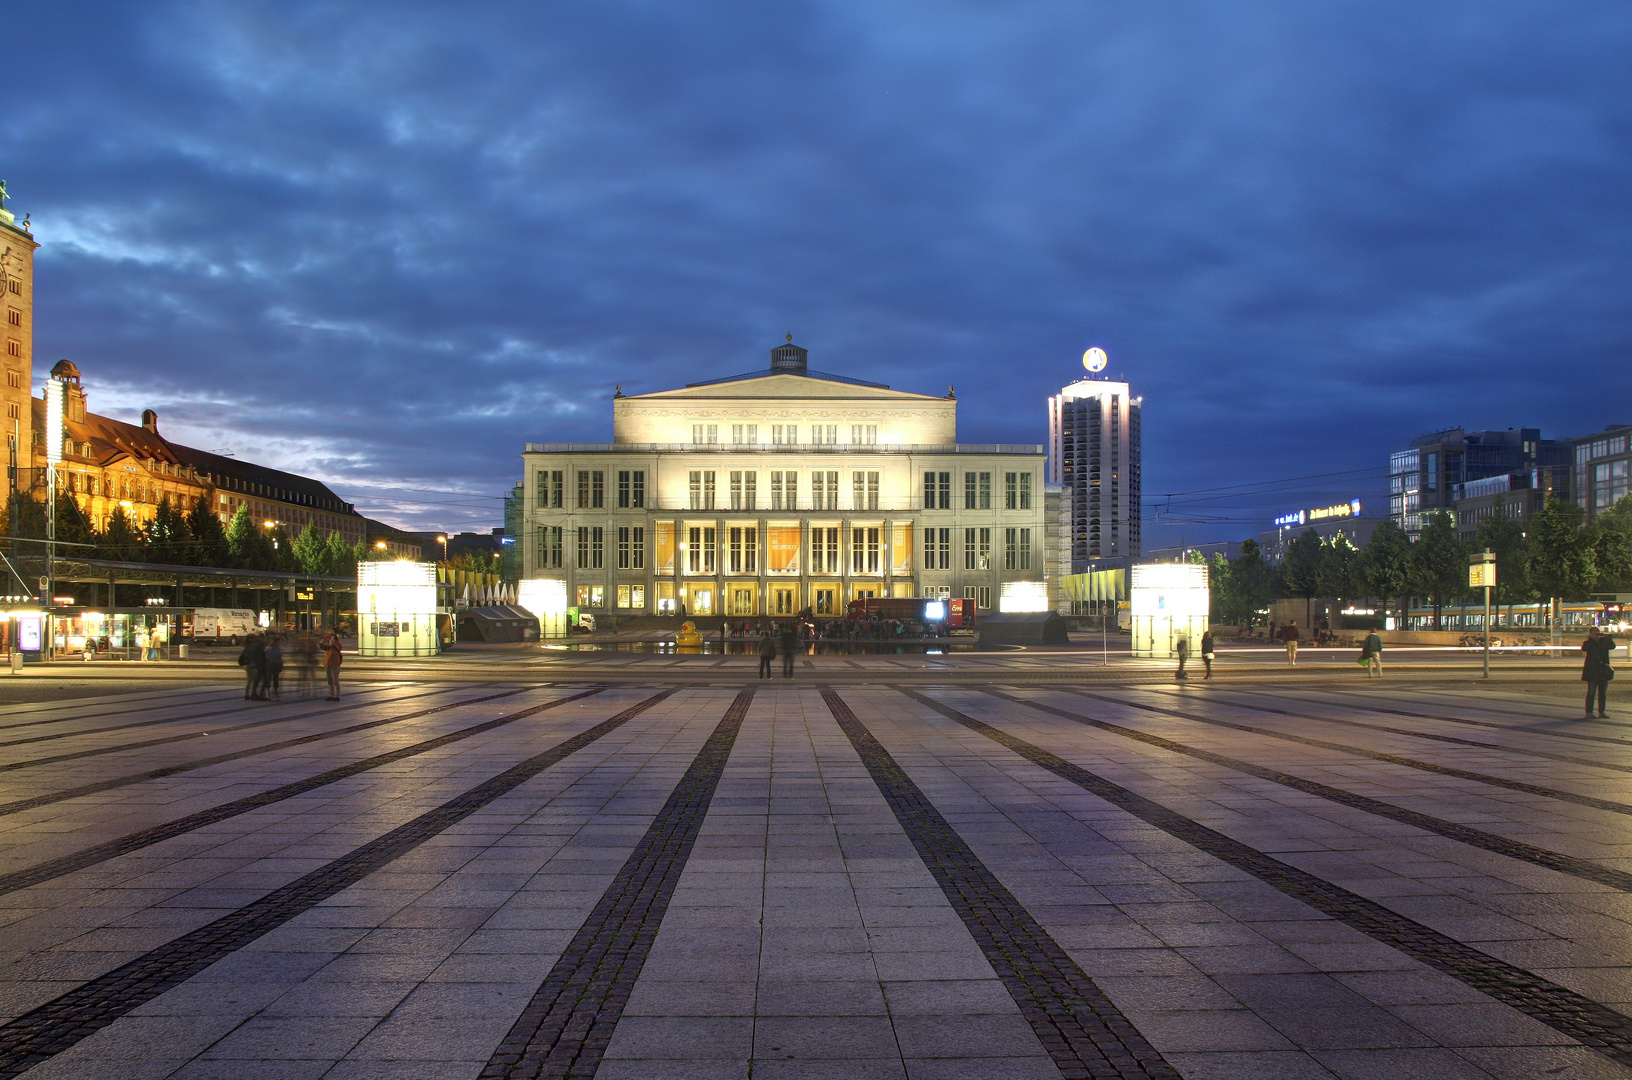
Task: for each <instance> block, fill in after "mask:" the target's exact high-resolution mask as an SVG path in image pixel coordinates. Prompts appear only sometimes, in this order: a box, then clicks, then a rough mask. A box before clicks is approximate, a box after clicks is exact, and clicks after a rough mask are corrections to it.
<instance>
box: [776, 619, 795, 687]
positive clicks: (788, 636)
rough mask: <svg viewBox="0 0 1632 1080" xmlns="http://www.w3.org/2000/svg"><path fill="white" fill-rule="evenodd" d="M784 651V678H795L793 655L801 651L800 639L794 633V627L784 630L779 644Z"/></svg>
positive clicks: (787, 627) (784, 628) (786, 627)
mask: <svg viewBox="0 0 1632 1080" xmlns="http://www.w3.org/2000/svg"><path fill="white" fill-rule="evenodd" d="M777 644H778V646H779V647H780V648H781V650H782V677H783V678H784V679H791V678H793V654H794V653H795V652H797V651H798V649H799V637H798V635H797V634H795V633H794V632H793V627H791V626H784V627H783V628H782V638H781V640H780V641H779V642H778V643H777Z"/></svg>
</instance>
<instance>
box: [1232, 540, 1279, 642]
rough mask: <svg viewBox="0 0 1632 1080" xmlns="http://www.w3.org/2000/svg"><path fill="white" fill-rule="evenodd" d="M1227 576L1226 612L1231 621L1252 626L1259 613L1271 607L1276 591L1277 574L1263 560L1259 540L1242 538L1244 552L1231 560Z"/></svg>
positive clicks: (1242, 550)
mask: <svg viewBox="0 0 1632 1080" xmlns="http://www.w3.org/2000/svg"><path fill="white" fill-rule="evenodd" d="M1228 565H1229V569H1228V572H1227V573H1226V574H1225V576H1224V595H1225V598H1226V600H1225V602H1226V607H1225V612H1224V617H1225V618H1226V619H1227V620H1228V621H1230V622H1235V623H1240V624H1245V625H1247V626H1251V625H1252V624H1253V623H1254V622H1256V621H1257V619H1258V612H1260V611H1261V610H1263V609H1264V608H1266V607H1268V606H1269V600H1270V597H1271V596H1272V595H1273V594H1274V591H1275V588H1274V586H1275V582H1274V575H1273V574H1272V573H1271V572H1270V569H1269V567H1268V566H1267V565H1266V564H1265V563H1264V557H1263V551H1262V550H1261V549H1260V548H1259V547H1258V541H1256V540H1243V541H1241V554H1240V555H1237V556H1236V557H1235V558H1234V559H1231V560H1230V561H1229V564H1228Z"/></svg>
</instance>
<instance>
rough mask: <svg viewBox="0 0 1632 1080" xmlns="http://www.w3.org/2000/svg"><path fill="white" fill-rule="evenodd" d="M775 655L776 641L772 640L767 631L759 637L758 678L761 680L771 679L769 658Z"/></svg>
mask: <svg viewBox="0 0 1632 1080" xmlns="http://www.w3.org/2000/svg"><path fill="white" fill-rule="evenodd" d="M775 655H776V639H775V638H773V637H772V636H771V632H770V631H769V630H767V631H765V633H763V634H761V635H760V637H759V677H760V678H761V679H769V678H770V677H771V658H772V657H773V656H775Z"/></svg>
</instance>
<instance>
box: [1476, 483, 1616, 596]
mask: <svg viewBox="0 0 1632 1080" xmlns="http://www.w3.org/2000/svg"><path fill="white" fill-rule="evenodd" d="M1585 517H1586V511H1584V510H1582V509H1581V507H1579V506H1577V505H1576V504H1575V503H1573V502H1569V501H1566V500H1564V499H1560V498H1559V497H1558V496H1557V495H1551V494H1550V495H1548V496H1547V503H1546V505H1545V506H1543V507H1542V508H1541V511H1540V512H1539V513H1537V514H1536V516H1535V519H1534V520H1533V521H1532V522H1531V523H1530V525H1531V528H1530V541H1531V546H1530V573H1531V578H1532V580H1533V581H1534V582H1535V588H1536V592H1537V593H1538V594H1540V595H1541V596H1544V597H1547V598H1549V599H1555V600H1585V599H1586V598H1587V593H1588V592H1590V591H1591V590H1592V584H1593V565H1592V555H1593V551H1592V538H1591V537H1590V536H1589V535H1588V534H1587V533H1586V532H1585V531H1584V530H1583V529H1582V528H1581V522H1582V520H1583V519H1584V518H1585ZM1500 573H1501V571H1500V570H1498V571H1497V574H1498V575H1499V574H1500Z"/></svg>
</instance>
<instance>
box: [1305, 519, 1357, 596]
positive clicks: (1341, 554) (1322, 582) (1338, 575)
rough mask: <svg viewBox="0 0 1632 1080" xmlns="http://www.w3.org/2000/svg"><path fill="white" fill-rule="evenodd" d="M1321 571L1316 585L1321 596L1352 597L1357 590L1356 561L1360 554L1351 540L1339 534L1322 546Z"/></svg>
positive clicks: (1317, 574) (1318, 573)
mask: <svg viewBox="0 0 1632 1080" xmlns="http://www.w3.org/2000/svg"><path fill="white" fill-rule="evenodd" d="M1321 548H1322V549H1323V550H1322V551H1321V554H1320V569H1319V571H1318V572H1317V573H1316V575H1315V577H1316V584H1317V585H1318V586H1319V588H1320V595H1321V596H1330V597H1332V598H1334V599H1342V598H1343V597H1346V596H1351V595H1353V593H1354V589H1355V584H1354V582H1355V560H1356V557H1357V556H1358V554H1359V553H1358V552H1357V551H1355V549H1354V545H1353V544H1351V543H1349V538H1348V537H1346V536H1344V535H1342V534H1341V533H1339V534H1338V535H1337V536H1334V537H1332V538H1331V539H1330V540H1328V541H1326V542H1325V543H1324V544H1322V545H1321Z"/></svg>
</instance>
